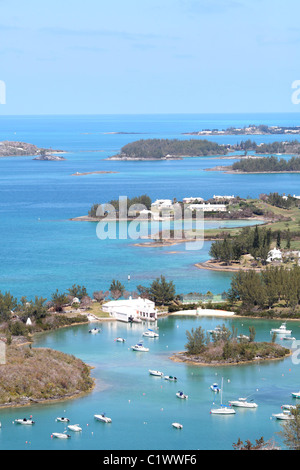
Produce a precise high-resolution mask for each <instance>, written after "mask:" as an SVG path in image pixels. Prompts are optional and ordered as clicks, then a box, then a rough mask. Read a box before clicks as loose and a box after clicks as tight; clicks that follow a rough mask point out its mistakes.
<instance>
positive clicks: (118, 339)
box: [115, 338, 126, 343]
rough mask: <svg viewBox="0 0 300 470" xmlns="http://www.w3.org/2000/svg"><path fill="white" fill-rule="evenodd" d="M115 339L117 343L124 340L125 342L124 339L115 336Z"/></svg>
mask: <svg viewBox="0 0 300 470" xmlns="http://www.w3.org/2000/svg"><path fill="white" fill-rule="evenodd" d="M115 341H116V342H117V343H125V342H126V339H124V338H116V339H115Z"/></svg>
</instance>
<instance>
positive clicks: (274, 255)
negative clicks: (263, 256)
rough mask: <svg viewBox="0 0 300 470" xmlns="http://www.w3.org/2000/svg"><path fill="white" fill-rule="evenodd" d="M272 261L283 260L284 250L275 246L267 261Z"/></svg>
mask: <svg viewBox="0 0 300 470" xmlns="http://www.w3.org/2000/svg"><path fill="white" fill-rule="evenodd" d="M272 261H282V252H281V250H278V249H277V248H273V250H271V251H269V254H268V258H267V263H272Z"/></svg>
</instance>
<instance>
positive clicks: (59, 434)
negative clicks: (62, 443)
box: [51, 432, 71, 439]
mask: <svg viewBox="0 0 300 470" xmlns="http://www.w3.org/2000/svg"><path fill="white" fill-rule="evenodd" d="M51 437H55V438H56V439H70V437H71V436H70V435H69V434H66V433H62V432H53V433H52V434H51Z"/></svg>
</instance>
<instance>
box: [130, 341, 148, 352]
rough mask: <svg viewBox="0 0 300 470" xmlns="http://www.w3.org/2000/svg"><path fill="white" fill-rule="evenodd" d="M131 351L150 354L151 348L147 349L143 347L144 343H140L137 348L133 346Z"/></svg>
mask: <svg viewBox="0 0 300 470" xmlns="http://www.w3.org/2000/svg"><path fill="white" fill-rule="evenodd" d="M131 349H132V350H133V351H140V352H148V351H149V348H145V346H143V343H138V344H136V345H135V346H131Z"/></svg>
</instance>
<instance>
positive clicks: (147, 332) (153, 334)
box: [143, 330, 159, 338]
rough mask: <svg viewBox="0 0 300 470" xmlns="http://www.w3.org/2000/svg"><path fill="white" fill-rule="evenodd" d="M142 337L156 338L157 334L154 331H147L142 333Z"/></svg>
mask: <svg viewBox="0 0 300 470" xmlns="http://www.w3.org/2000/svg"><path fill="white" fill-rule="evenodd" d="M143 336H145V337H146V338H158V337H159V334H158V333H155V331H153V330H148V331H145V332H144V333H143Z"/></svg>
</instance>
